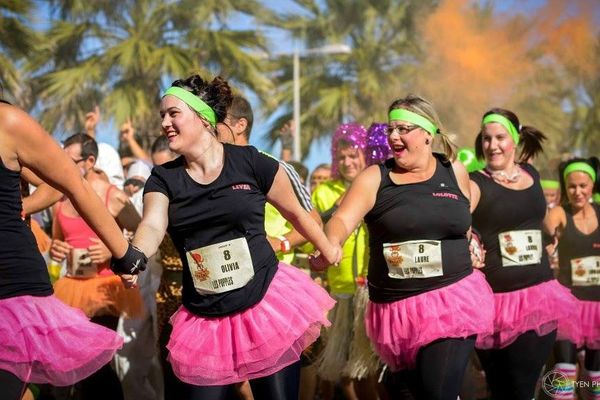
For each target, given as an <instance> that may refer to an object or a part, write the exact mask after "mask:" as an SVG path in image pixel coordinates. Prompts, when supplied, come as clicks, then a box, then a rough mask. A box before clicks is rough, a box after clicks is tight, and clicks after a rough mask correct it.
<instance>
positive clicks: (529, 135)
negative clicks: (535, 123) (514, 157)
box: [519, 126, 546, 163]
mask: <svg viewBox="0 0 600 400" xmlns="http://www.w3.org/2000/svg"><path fill="white" fill-rule="evenodd" d="M519 136H520V137H521V142H520V143H519V144H520V145H521V146H522V147H521V156H520V157H519V162H520V163H524V162H527V161H528V160H529V159H531V158H533V157H535V156H536V155H538V154H540V153H542V152H543V151H544V149H543V148H542V142H543V141H544V140H546V135H544V134H543V133H542V132H541V131H540V130H538V129H536V128H534V127H532V126H522V127H521V129H519Z"/></svg>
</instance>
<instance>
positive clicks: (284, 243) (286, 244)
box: [277, 236, 292, 253]
mask: <svg viewBox="0 0 600 400" xmlns="http://www.w3.org/2000/svg"><path fill="white" fill-rule="evenodd" d="M277 239H279V240H280V241H281V245H280V247H279V250H280V251H281V252H282V253H288V252H289V251H290V250H291V249H292V246H291V245H290V241H289V240H287V238H286V237H285V236H277Z"/></svg>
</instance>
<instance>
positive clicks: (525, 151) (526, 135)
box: [475, 108, 546, 163]
mask: <svg viewBox="0 0 600 400" xmlns="http://www.w3.org/2000/svg"><path fill="white" fill-rule="evenodd" d="M490 114H499V115H502V116H503V117H504V118H506V119H508V120H509V121H510V122H511V123H512V124H513V125H514V127H515V128H516V129H517V131H518V132H519V147H521V155H520V156H519V158H518V160H517V161H518V162H519V163H524V162H527V161H528V160H529V159H530V158H532V157H534V156H536V155H537V154H538V153H541V152H543V151H544V149H542V142H543V141H544V140H546V135H544V134H543V133H542V132H541V131H540V130H538V129H536V128H534V127H533V126H522V125H521V123H520V122H519V118H518V117H517V115H516V114H515V113H514V112H512V111H509V110H505V109H504V108H492V109H491V110H489V111H487V112H486V113H485V114H483V117H482V118H481V119H482V120H483V118H485V117H487V116H488V115H490ZM475 155H476V156H477V158H478V159H479V160H483V159H484V158H485V157H484V155H483V125H482V126H481V129H480V130H479V134H477V137H476V138H475Z"/></svg>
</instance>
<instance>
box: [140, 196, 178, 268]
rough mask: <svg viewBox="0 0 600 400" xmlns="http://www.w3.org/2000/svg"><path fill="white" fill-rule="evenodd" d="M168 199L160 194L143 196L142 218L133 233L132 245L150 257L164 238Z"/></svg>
mask: <svg viewBox="0 0 600 400" xmlns="http://www.w3.org/2000/svg"><path fill="white" fill-rule="evenodd" d="M168 212H169V199H168V198H167V196H165V195H164V194H162V193H160V192H150V193H146V194H145V195H144V216H143V217H142V222H140V225H139V226H138V228H137V230H136V231H135V237H134V238H133V241H132V242H133V245H134V246H136V247H137V248H139V249H140V250H142V251H143V252H144V254H145V255H146V256H147V257H152V256H153V255H154V254H155V253H156V251H157V250H158V246H159V245H160V243H161V242H162V240H163V238H164V237H165V232H166V231H167V225H168V224H169V214H168Z"/></svg>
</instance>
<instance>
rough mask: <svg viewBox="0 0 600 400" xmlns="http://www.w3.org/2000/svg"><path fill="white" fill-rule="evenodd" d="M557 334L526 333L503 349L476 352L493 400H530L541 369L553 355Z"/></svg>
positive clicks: (553, 332)
mask: <svg viewBox="0 0 600 400" xmlns="http://www.w3.org/2000/svg"><path fill="white" fill-rule="evenodd" d="M555 339H556V331H552V332H551V333H549V334H547V335H545V336H538V335H537V334H536V333H535V332H534V331H527V332H525V333H524V334H522V335H521V336H519V337H518V338H517V340H515V341H514V342H513V343H512V344H510V345H509V346H507V347H505V348H502V349H492V350H477V355H478V356H479V360H480V361H481V365H482V366H483V369H484V371H485V376H486V380H487V383H488V385H489V387H490V390H491V392H492V399H493V400H496V399H498V400H503V399H511V400H530V399H532V398H533V395H534V392H535V385H536V383H537V380H538V378H539V377H540V373H541V372H542V367H543V366H544V363H545V362H546V360H547V359H548V356H549V355H550V353H551V352H552V346H553V344H554V340H555Z"/></svg>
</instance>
